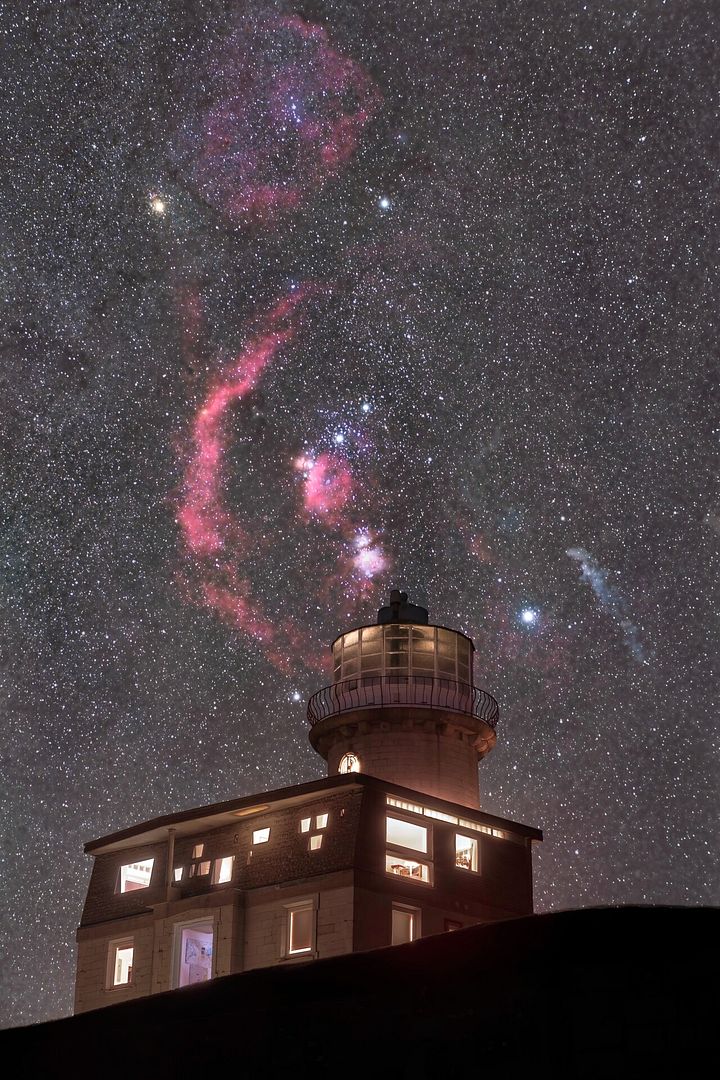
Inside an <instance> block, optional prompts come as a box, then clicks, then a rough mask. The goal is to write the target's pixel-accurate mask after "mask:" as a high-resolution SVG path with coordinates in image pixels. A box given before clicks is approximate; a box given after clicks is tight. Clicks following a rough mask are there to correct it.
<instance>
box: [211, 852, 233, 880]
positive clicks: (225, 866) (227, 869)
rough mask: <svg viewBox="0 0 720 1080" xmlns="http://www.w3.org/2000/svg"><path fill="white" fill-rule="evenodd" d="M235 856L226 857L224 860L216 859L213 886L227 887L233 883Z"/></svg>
mask: <svg viewBox="0 0 720 1080" xmlns="http://www.w3.org/2000/svg"><path fill="white" fill-rule="evenodd" d="M234 862H235V856H234V855H226V856H225V858H224V859H216V860H215V865H214V867H213V878H212V880H213V885H225V884H226V883H227V882H228V881H232V875H233V863H234Z"/></svg>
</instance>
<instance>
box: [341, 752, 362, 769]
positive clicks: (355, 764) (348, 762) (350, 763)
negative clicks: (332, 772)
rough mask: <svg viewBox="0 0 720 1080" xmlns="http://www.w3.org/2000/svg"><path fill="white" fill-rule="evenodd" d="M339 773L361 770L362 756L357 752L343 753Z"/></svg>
mask: <svg viewBox="0 0 720 1080" xmlns="http://www.w3.org/2000/svg"><path fill="white" fill-rule="evenodd" d="M338 772H339V773H352V772H360V758H359V757H358V756H357V754H343V756H342V757H341V758H340V763H339V765H338Z"/></svg>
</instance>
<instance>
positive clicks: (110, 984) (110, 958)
mask: <svg viewBox="0 0 720 1080" xmlns="http://www.w3.org/2000/svg"><path fill="white" fill-rule="evenodd" d="M107 944H108V947H107V961H106V965H105V989H106V990H108V991H110V992H112V991H115V990H127V988H128V987H132V986H134V985H135V937H134V935H132V934H126V935H125V936H124V937H117V938H110V940H109V941H108V943H107ZM121 949H132V951H133V957H132V963H131V964H130V971H131V974H130V978H129V979H128V981H127V982H124V983H116V982H115V967H116V965H117V954H118V952H119V951H120V950H121Z"/></svg>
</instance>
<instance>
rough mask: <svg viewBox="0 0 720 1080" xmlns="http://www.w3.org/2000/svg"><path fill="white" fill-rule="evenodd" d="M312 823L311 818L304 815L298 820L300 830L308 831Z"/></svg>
mask: <svg viewBox="0 0 720 1080" xmlns="http://www.w3.org/2000/svg"><path fill="white" fill-rule="evenodd" d="M311 825H312V818H309V817H304V818H301V820H300V832H310V826H311Z"/></svg>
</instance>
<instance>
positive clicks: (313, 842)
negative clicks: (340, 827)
mask: <svg viewBox="0 0 720 1080" xmlns="http://www.w3.org/2000/svg"><path fill="white" fill-rule="evenodd" d="M322 842H323V838H322V835H321V834H318V835H317V836H311V837H310V843H309V844H308V849H309V850H310V851H319V850H320V848H321V847H322Z"/></svg>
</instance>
